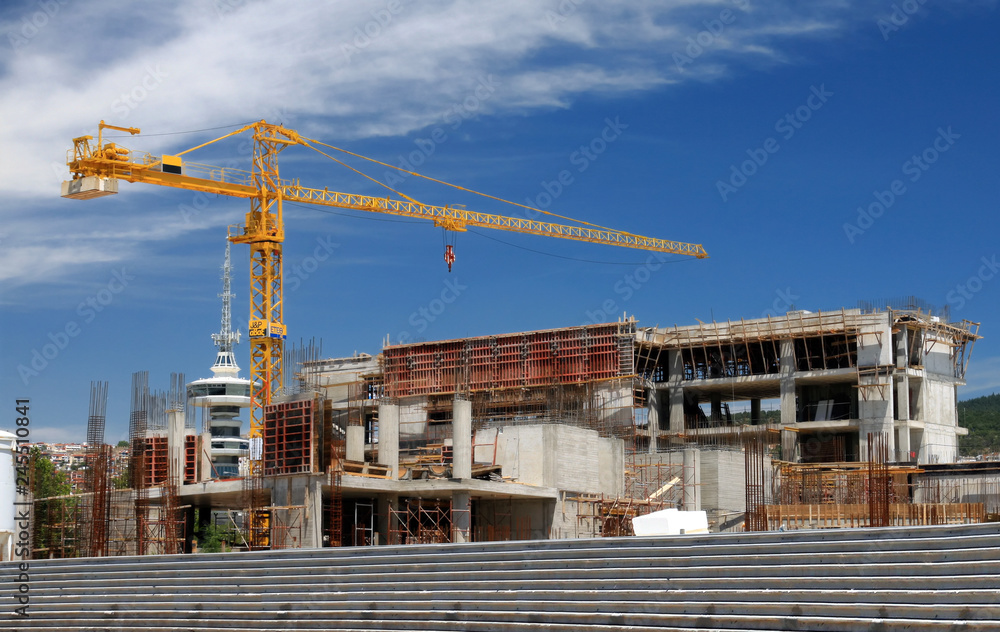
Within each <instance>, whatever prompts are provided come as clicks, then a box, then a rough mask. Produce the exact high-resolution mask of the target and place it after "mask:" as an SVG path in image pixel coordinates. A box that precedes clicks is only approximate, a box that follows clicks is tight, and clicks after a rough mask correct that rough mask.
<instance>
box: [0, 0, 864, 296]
mask: <svg viewBox="0 0 1000 632" xmlns="http://www.w3.org/2000/svg"><path fill="white" fill-rule="evenodd" d="M57 4H58V5H59V6H60V7H63V8H62V9H60V10H59V11H58V12H56V13H54V14H52V15H49V16H48V17H46V18H45V19H44V20H42V21H43V22H44V24H43V25H42V26H41V27H40V28H36V29H35V32H33V33H31V32H30V31H31V29H30V28H28V29H26V27H25V24H26V23H28V22H30V20H31V19H32V17H33V16H36V14H37V12H38V10H39V6H40V5H39V4H38V3H35V2H21V3H19V4H17V5H14V6H8V7H7V9H6V11H5V13H3V14H0V33H7V34H8V40H9V41H10V42H12V44H11V48H10V49H9V50H7V51H5V52H4V53H3V56H2V57H0V60H2V66H0V67H2V73H0V111H2V112H3V113H4V127H3V128H2V130H0V144H2V146H3V147H5V149H6V150H5V151H4V152H2V153H0V170H2V172H3V174H4V178H3V184H2V188H0V193H3V195H4V196H5V198H6V199H7V200H8V201H14V203H12V204H10V205H8V206H7V210H5V211H3V212H2V215H0V219H2V220H3V221H4V223H5V224H4V225H5V227H6V230H5V233H6V236H8V237H10V238H11V241H13V243H15V244H16V245H15V246H13V247H10V248H8V249H6V251H5V252H4V253H3V254H2V255H0V264H2V265H3V266H6V267H0V269H3V270H4V272H3V274H2V276H0V280H2V281H6V282H8V283H9V282H18V283H30V282H39V281H43V280H44V279H46V278H50V277H55V276H57V275H58V274H60V272H65V271H66V270H67V269H70V268H71V267H72V266H79V265H83V264H86V263H88V262H90V263H95V262H101V263H106V262H108V261H113V260H115V259H116V258H121V257H126V256H131V254H132V253H133V252H134V251H136V250H137V249H138V248H139V246H141V244H143V243H145V242H148V241H151V240H162V239H171V238H174V237H177V236H179V235H182V234H184V233H186V232H188V231H190V230H197V229H199V228H203V227H207V226H214V225H217V224H218V223H217V222H211V221H207V222H203V223H202V224H201V225H191V224H178V223H177V222H176V221H170V220H169V219H166V218H164V217H163V216H149V215H146V216H144V217H141V218H139V217H134V216H132V217H129V216H128V215H127V214H125V213H121V214H118V215H116V216H115V217H114V218H108V217H102V218H100V219H101V220H102V221H101V223H100V225H102V226H111V225H113V226H115V229H114V230H113V231H107V230H103V231H99V232H95V231H94V230H93V229H92V228H88V227H92V226H96V225H98V222H97V219H98V218H97V217H96V216H94V215H92V214H90V213H94V212H96V209H93V208H90V209H88V210H87V211H85V212H87V213H88V215H87V216H86V219H84V216H81V215H78V213H80V212H81V211H82V206H81V207H80V209H79V210H78V209H77V208H75V207H74V208H72V209H70V208H69V206H67V207H66V209H65V210H62V209H59V210H51V209H50V210H49V211H47V212H46V213H45V214H39V215H36V216H30V215H29V216H25V215H24V213H23V208H19V204H20V201H27V202H37V201H40V200H46V201H48V200H53V199H54V196H55V195H56V191H57V187H58V186H59V181H60V180H61V179H63V178H65V177H66V176H65V175H63V173H64V172H65V166H64V161H65V152H66V150H67V149H68V148H69V147H70V140H71V139H72V138H73V137H75V136H79V135H82V134H94V133H95V132H96V124H97V122H98V121H99V120H102V119H104V120H107V121H108V122H109V123H114V124H118V125H126V126H129V125H132V126H139V127H141V128H142V129H143V130H144V132H146V133H147V134H153V133H157V132H170V131H182V130H194V129H204V128H211V127H214V126H220V125H233V124H236V123H238V122H246V121H251V120H259V119H261V118H269V119H278V120H280V121H281V122H283V123H284V124H285V125H286V126H289V127H293V128H296V129H298V130H299V131H300V132H302V133H303V134H304V135H307V136H312V137H322V138H324V139H329V140H336V139H337V138H344V137H370V136H390V135H401V134H406V133H408V132H411V131H413V130H417V129H420V128H423V127H425V126H427V125H429V124H432V123H435V122H438V121H440V120H441V118H442V116H443V115H444V113H445V112H447V111H448V110H449V108H454V107H455V106H456V105H461V104H463V103H465V102H466V101H467V100H468V99H471V98H472V97H474V96H475V95H476V90H477V87H479V86H480V85H481V83H482V82H483V81H484V80H487V81H495V83H496V86H497V87H496V89H495V92H493V93H491V94H490V97H489V99H485V100H480V102H479V105H478V107H477V109H476V114H479V115H484V114H486V115H490V114H503V113H517V114H523V113H525V112H530V111H533V110H537V109H552V108H566V107H569V106H570V105H571V104H572V103H573V101H574V100H575V99H577V98H578V97H580V96H581V95H585V94H590V93H604V94H626V93H634V92H636V91H645V90H653V89H661V88H663V87H664V86H667V85H670V84H672V83H676V82H680V81H688V80H710V79H713V78H717V77H720V76H725V75H726V74H728V73H730V72H733V70H734V68H737V67H738V65H739V64H745V63H748V62H753V63H756V64H760V63H761V62H763V63H781V62H782V60H783V59H784V58H785V55H784V54H783V50H784V48H783V47H786V46H787V45H788V44H789V42H791V41H793V40H794V39H795V38H808V37H817V36H823V37H829V36H833V35H836V34H838V33H841V32H844V31H845V30H846V29H847V28H848V27H849V26H851V25H852V24H854V23H855V21H856V20H857V19H859V18H864V19H868V20H870V19H871V16H870V15H869V14H868V13H867V11H868V9H867V8H865V7H863V6H861V3H851V2H846V1H837V0H826V1H825V2H824V1H819V2H815V3H808V4H804V5H800V4H798V3H787V4H786V3H771V4H768V5H766V6H763V5H762V6H758V3H757V2H744V1H741V0H740V1H737V0H688V1H686V2H676V1H673V2H666V1H663V2H642V1H638V0H636V1H633V2H617V3H603V2H584V1H583V0H579V1H578V0H572V1H569V0H562V1H557V0H548V1H536V0H523V1H520V2H514V1H511V2H495V3H483V2H473V1H471V0H440V1H437V2H416V1H415V0H398V2H395V1H394V2H389V1H388V0H373V1H370V2H350V3H346V2H345V3H322V4H320V3H302V2H297V1H295V0H258V1H243V0H216V1H215V2H214V3H203V2H198V1H195V0H186V1H179V2H174V3H168V4H165V5H162V6H160V5H158V6H157V10H156V11H155V12H150V10H149V8H148V6H147V5H144V4H142V3H131V4H125V5H122V4H121V3H118V2H111V0H98V1H94V2H88V3H73V4H72V10H70V8H69V5H63V4H60V3H57ZM724 10H727V11H731V12H732V16H733V20H732V21H731V23H729V24H727V25H726V27H725V29H724V31H723V32H722V33H721V34H719V35H718V36H717V37H714V38H713V39H712V42H711V43H710V44H709V45H706V46H704V52H703V53H702V54H701V55H699V57H698V59H697V60H696V62H695V63H693V64H690V65H687V66H686V67H685V68H684V69H683V71H681V70H679V69H678V68H677V67H676V64H675V60H674V57H673V55H674V53H676V52H678V51H683V50H684V47H685V46H686V45H687V42H688V38H691V37H696V36H697V35H698V34H699V32H701V31H703V30H705V29H706V28H708V27H707V25H706V21H712V20H714V19H716V18H717V17H718V16H719V15H720V14H721V12H722V11H724ZM26 20H27V22H26ZM11 34H14V37H13V39H11ZM26 35H30V37H27V36H26ZM18 37H20V39H18ZM491 78H492V79H491ZM190 140H191V136H182V137H177V136H170V135H166V136H152V135H151V136H146V137H143V138H141V139H133V140H132V141H130V145H129V146H134V147H135V148H137V149H139V148H141V149H143V150H147V151H153V152H159V151H164V150H166V149H168V148H171V149H176V146H174V144H175V143H181V142H185V141H190ZM121 142H122V143H123V144H125V141H121ZM53 208H55V207H53ZM109 219H111V220H112V221H111V222H107V221H104V220H109ZM5 242H6V243H8V244H9V243H10V242H7V240H5ZM15 279H16V281H14V280H15Z"/></svg>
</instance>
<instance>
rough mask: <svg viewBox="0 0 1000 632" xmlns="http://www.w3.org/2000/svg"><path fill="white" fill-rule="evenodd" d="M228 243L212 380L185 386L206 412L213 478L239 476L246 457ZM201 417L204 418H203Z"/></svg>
mask: <svg viewBox="0 0 1000 632" xmlns="http://www.w3.org/2000/svg"><path fill="white" fill-rule="evenodd" d="M229 250H230V244H229V242H228V241H227V242H226V261H225V263H224V264H223V266H222V288H223V289H222V294H220V295H219V296H220V297H221V298H222V331H220V332H219V333H217V334H212V341H213V342H214V343H215V346H217V347H218V348H219V352H218V354H217V355H216V357H215V364H214V365H212V374H213V375H212V377H208V378H203V379H200V380H195V381H194V382H191V383H189V384H188V385H187V392H188V397H189V398H190V399H191V403H192V404H193V405H194V406H197V407H199V408H205V409H207V417H208V419H207V421H206V425H207V428H206V429H207V430H208V432H209V433H211V435H212V449H211V452H210V454H211V456H212V467H213V468H214V470H215V472H214V473H213V476H214V477H216V478H230V477H235V476H239V475H240V466H239V464H240V457H244V456H246V455H247V451H248V450H249V442H248V440H247V439H246V438H244V437H242V436H241V433H240V429H241V426H242V425H243V422H242V421H240V420H239V419H238V416H239V414H240V409H241V408H249V407H250V380H248V379H246V378H241V377H239V373H240V367H239V366H237V364H236V356H235V355H234V354H233V347H234V346H236V345H237V344H239V342H240V332H239V331H235V332H234V331H233V329H232V311H231V307H232V299H233V297H234V296H235V295H234V294H233V293H232V292H231V291H230V277H231V274H230V272H231V270H232V266H231V265H230V259H229ZM203 418H204V416H203Z"/></svg>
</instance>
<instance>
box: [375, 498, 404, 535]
mask: <svg viewBox="0 0 1000 632" xmlns="http://www.w3.org/2000/svg"><path fill="white" fill-rule="evenodd" d="M375 507H376V511H377V515H376V522H377V528H378V538H379V543H380V544H389V543H390V542H391V541H390V540H389V532H390V531H391V530H392V527H391V523H390V520H391V516H390V515H389V514H390V512H391V511H394V510H396V509H398V508H399V495H398V494H385V495H382V496H379V497H378V498H377V500H376V503H375Z"/></svg>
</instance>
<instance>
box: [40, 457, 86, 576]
mask: <svg viewBox="0 0 1000 632" xmlns="http://www.w3.org/2000/svg"><path fill="white" fill-rule="evenodd" d="M29 464H30V472H29V476H30V480H29V485H30V487H31V492H32V494H33V495H34V520H33V521H32V525H31V526H32V530H33V531H34V534H33V536H32V557H35V556H38V557H43V558H44V557H76V556H77V555H78V551H77V546H78V541H79V532H78V529H77V523H78V512H79V510H80V504H79V502H78V499H77V498H65V496H67V495H68V494H69V493H70V491H71V490H72V486H71V485H70V482H69V478H68V477H67V476H66V473H65V472H60V471H59V470H57V469H56V466H55V464H53V463H52V460H51V459H50V458H49V457H48V456H46V455H44V454H42V451H41V450H39V449H38V448H37V447H34V448H32V450H31V453H30V461H29ZM60 497H61V498H60Z"/></svg>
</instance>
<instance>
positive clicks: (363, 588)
mask: <svg viewBox="0 0 1000 632" xmlns="http://www.w3.org/2000/svg"><path fill="white" fill-rule="evenodd" d="M643 575H645V576H643ZM536 577H538V575H537V574H535V575H531V574H520V575H514V576H513V577H511V576H509V574H508V576H506V577H499V576H497V575H496V574H480V575H473V576H470V577H455V576H448V577H446V578H429V577H426V576H420V575H412V576H399V575H390V576H384V575H379V576H374V577H370V578H368V579H367V581H360V582H354V583H349V582H341V581H338V580H337V579H336V578H333V579H324V578H316V577H299V576H294V575H290V576H271V577H269V578H268V577H265V578H255V579H254V580H253V581H239V582H233V581H231V580H230V578H228V577H224V576H220V577H219V579H218V583H217V584H215V585H208V586H204V587H198V586H194V585H193V584H192V583H191V582H187V581H185V580H184V578H183V577H180V578H171V579H170V580H163V581H159V582H155V583H152V582H139V581H121V582H117V583H111V584H101V585H97V584H90V583H76V582H36V581H35V580H34V579H31V580H30V592H31V594H32V596H33V598H37V599H44V598H53V599H58V598H60V597H71V596H74V595H90V594H95V593H99V594H100V593H103V594H113V595H117V596H119V597H120V598H123V599H126V598H131V597H132V596H134V595H143V594H148V593H149V592H150V591H151V590H153V589H155V590H156V591H157V592H159V593H163V594H167V593H174V592H193V591H195V590H197V592H198V593H199V594H201V595H203V596H204V597H205V598H206V599H225V598H226V596H227V595H231V594H241V593H248V592H269V591H273V590H277V589H283V590H286V591H294V592H317V593H324V592H329V591H337V592H358V593H363V592H371V591H379V590H386V589H387V588H405V587H412V586H420V587H421V588H424V589H427V590H436V591H443V592H447V591H453V590H462V589H479V588H482V589H486V590H489V589H494V590H526V589H565V588H570V587H575V588H578V589H594V590H600V589H602V588H603V589H609V588H614V589H626V588H627V589H641V590H663V591H672V590H746V591H749V592H757V591H763V590H789V589H795V588H799V589H811V590H828V591H835V590H893V589H899V590H941V591H943V590H975V589H980V590H997V591H1000V573H998V572H996V571H993V572H991V573H988V574H968V575H950V576H949V575H920V574H915V575H909V576H895V575H880V574H878V573H875V572H872V573H870V574H858V575H854V576H840V575H838V576H831V575H819V576H816V575H813V576H809V575H804V576H801V577H788V576H784V575H780V574H779V575H775V576H769V577H754V578H752V580H750V581H748V580H747V579H746V578H745V577H742V576H740V577H734V576H731V575H726V574H720V575H718V576H715V577H671V578H664V577H662V576H660V575H659V574H655V573H654V574H644V573H631V574H630V575H629V576H628V577H623V576H622V574H621V573H608V574H605V573H597V572H591V573H586V574H585V575H584V576H583V577H570V576H567V575H566V574H562V573H555V572H550V573H547V574H546V575H545V576H544V578H539V579H536ZM16 591H17V585H16V584H15V583H14V582H4V584H3V587H2V588H0V600H6V599H13V598H14V597H15V594H16Z"/></svg>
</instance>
